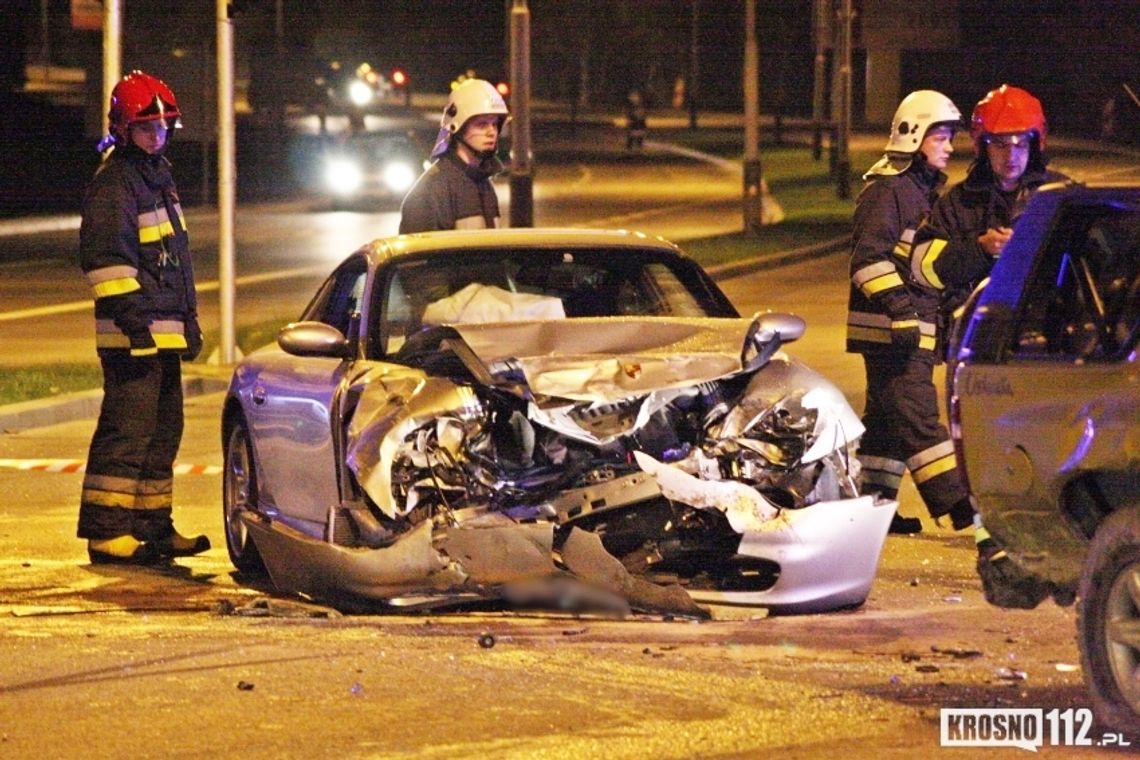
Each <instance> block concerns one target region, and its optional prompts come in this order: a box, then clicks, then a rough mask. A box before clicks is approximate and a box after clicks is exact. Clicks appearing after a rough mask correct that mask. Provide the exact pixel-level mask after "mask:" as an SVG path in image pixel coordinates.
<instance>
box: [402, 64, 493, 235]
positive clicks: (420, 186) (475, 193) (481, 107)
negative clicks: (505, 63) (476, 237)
mask: <svg viewBox="0 0 1140 760" xmlns="http://www.w3.org/2000/svg"><path fill="white" fill-rule="evenodd" d="M506 122H507V105H506V103H505V102H504V101H503V96H502V95H500V94H499V91H498V90H496V89H495V87H494V86H493V85H492V84H491V83H490V82H487V81H485V80H483V79H468V80H466V81H464V82H463V83H462V84H460V85H459V86H458V87H456V88H455V89H454V90H452V91H451V95H450V96H449V97H448V100H447V105H446V106H445V107H444V109H443V116H442V118H441V119H440V129H439V137H438V138H437V140H436V144H435V147H434V148H433V149H432V153H431V157H432V158H435V159H438V160H436V161H435V163H433V164H432V165H431V166H430V167H428V168H427V170H426V171H425V172H424V173H423V174H422V175H420V178H419V179H418V180H417V181H416V184H415V185H413V186H412V189H411V190H409V191H408V194H407V196H406V197H405V198H404V202H403V204H402V205H401V207H400V234H406V233H411V232H429V231H432V230H467V229H485V228H494V227H498V226H499V198H498V196H497V195H496V194H495V188H494V186H493V185H492V184H491V177H493V176H494V175H496V174H498V173H499V172H501V171H502V170H503V164H502V162H501V161H499V159H498V158H497V157H496V155H495V148H496V146H497V145H498V139H499V135H500V134H501V133H502V130H503V126H504V125H505V124H506Z"/></svg>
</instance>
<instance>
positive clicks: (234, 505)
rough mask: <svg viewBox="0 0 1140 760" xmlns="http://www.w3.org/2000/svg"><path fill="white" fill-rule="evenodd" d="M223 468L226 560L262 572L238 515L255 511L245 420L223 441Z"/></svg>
mask: <svg viewBox="0 0 1140 760" xmlns="http://www.w3.org/2000/svg"><path fill="white" fill-rule="evenodd" d="M225 463H226V464H225V469H224V470H223V472H222V525H223V526H224V527H225V533H226V549H227V550H228V551H229V554H230V562H232V563H233V565H234V567H236V568H237V569H238V570H240V571H241V572H243V573H249V574H251V575H263V574H264V573H265V563H264V562H263V561H262V559H261V555H260V554H259V553H258V551H257V546H256V545H254V543H253V539H252V538H251V537H250V535H249V531H248V530H247V529H246V527H245V524H244V523H243V522H242V520H241V516H242V514H244V513H246V512H256V509H257V472H256V469H255V468H254V466H253V449H252V446H251V445H250V442H249V432H248V431H247V430H246V427H245V422H244V421H242V420H238V421H236V422H235V423H234V425H233V428H232V429H231V430H230V436H229V438H228V439H227V441H226V451H225Z"/></svg>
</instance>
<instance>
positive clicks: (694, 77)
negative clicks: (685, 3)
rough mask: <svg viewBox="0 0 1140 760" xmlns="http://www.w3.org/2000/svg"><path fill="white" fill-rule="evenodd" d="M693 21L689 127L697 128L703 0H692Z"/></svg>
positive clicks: (690, 33)
mask: <svg viewBox="0 0 1140 760" xmlns="http://www.w3.org/2000/svg"><path fill="white" fill-rule="evenodd" d="M692 2H693V7H692V19H691V21H692V23H691V25H690V29H689V88H688V89H689V129H696V128H697V105H698V103H697V96H698V93H699V89H698V87H699V85H698V84H697V83H698V82H699V81H700V76H701V66H700V60H701V58H700V52H701V48H700V36H699V32H700V17H701V0H692Z"/></svg>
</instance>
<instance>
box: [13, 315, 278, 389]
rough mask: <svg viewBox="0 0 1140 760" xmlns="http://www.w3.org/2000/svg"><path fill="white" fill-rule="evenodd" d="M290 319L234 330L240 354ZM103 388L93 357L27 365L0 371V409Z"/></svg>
mask: <svg viewBox="0 0 1140 760" xmlns="http://www.w3.org/2000/svg"><path fill="white" fill-rule="evenodd" d="M290 321H292V320H291V319H285V318H280V319H271V320H267V321H265V322H259V323H257V324H252V325H242V326H239V327H238V328H237V329H236V335H235V341H236V343H237V347H238V348H239V349H240V350H241V352H242V353H243V354H248V353H250V352H251V351H253V350H255V349H258V348H261V347H262V346H264V345H266V344H269V343H272V342H273V341H274V340H275V339H276V337H277V331H278V330H280V329H281V328H282V327H283V326H284V325H286V324H287V323H288V322H290ZM218 342H219V341H218V331H217V330H211V331H210V332H209V333H208V334H207V335H206V336H205V339H204V340H203V348H202V354H201V356H199V358H198V359H197V361H198V362H204V361H206V358H207V357H208V356H209V355H210V353H211V352H212V351H213V350H214V349H215V348H216V347H217V346H218ZM102 387H103V370H102V369H101V368H100V366H99V360H98V359H97V358H96V357H94V356H92V357H91V363H89V364H88V363H67V364H30V365H28V366H26V367H5V368H4V371H3V372H0V406H3V405H5V404H18V403H20V402H21V401H32V400H34V399H47V398H53V397H55V396H61V395H63V394H65V393H74V392H76V391H89V390H94V389H97V388H102Z"/></svg>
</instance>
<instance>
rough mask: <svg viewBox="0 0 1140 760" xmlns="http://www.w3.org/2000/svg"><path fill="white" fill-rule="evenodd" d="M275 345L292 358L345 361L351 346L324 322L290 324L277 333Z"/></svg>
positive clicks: (342, 336) (350, 351)
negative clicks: (312, 357) (325, 358)
mask: <svg viewBox="0 0 1140 760" xmlns="http://www.w3.org/2000/svg"><path fill="white" fill-rule="evenodd" d="M277 345H278V346H280V347H281V350H282V351H284V352H285V353H287V354H292V355H293V356H324V357H327V358H330V359H347V358H349V357H351V356H352V345H351V344H350V343H349V341H348V338H346V337H344V333H342V332H341V331H340V330H338V329H336V328H335V327H333V326H332V325H327V324H325V323H324V322H292V323H290V324H287V325H285V326H284V327H282V328H281V330H280V332H278V333H277Z"/></svg>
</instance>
